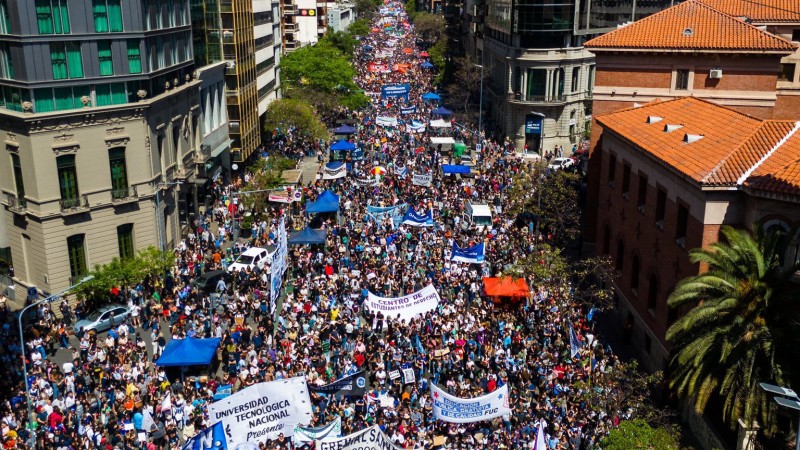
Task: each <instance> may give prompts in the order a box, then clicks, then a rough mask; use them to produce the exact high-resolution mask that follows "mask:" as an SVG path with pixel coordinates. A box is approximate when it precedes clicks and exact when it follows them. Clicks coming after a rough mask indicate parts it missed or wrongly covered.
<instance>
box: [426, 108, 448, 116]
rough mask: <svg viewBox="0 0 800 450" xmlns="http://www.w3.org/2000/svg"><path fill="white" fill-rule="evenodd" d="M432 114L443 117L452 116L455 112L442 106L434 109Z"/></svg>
mask: <svg viewBox="0 0 800 450" xmlns="http://www.w3.org/2000/svg"><path fill="white" fill-rule="evenodd" d="M431 114H439V115H442V116H450V115H452V114H453V111H450V110H449V109H447V108H445V107H444V106H440V107H438V108H436V109H434V110H433V111H431Z"/></svg>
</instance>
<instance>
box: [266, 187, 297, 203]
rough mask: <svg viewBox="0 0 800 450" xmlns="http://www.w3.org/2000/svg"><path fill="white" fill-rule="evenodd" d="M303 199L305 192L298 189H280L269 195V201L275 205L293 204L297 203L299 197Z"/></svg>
mask: <svg viewBox="0 0 800 450" xmlns="http://www.w3.org/2000/svg"><path fill="white" fill-rule="evenodd" d="M298 196H299V197H300V198H302V197H303V192H302V191H300V190H298V189H280V190H277V191H271V192H270V193H269V195H268V200H269V201H271V202H275V203H292V202H297V201H299V200H297V197H298Z"/></svg>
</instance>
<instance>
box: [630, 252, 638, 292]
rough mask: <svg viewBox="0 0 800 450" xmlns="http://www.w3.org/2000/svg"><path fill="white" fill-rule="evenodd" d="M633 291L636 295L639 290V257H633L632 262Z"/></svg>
mask: <svg viewBox="0 0 800 450" xmlns="http://www.w3.org/2000/svg"><path fill="white" fill-rule="evenodd" d="M631 290H632V291H633V292H634V293H636V292H637V291H638V290H639V255H633V260H632V261H631Z"/></svg>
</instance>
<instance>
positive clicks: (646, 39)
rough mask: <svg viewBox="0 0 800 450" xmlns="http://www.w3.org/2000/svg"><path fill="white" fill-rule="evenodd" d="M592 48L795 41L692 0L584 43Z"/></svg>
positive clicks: (767, 46)
mask: <svg viewBox="0 0 800 450" xmlns="http://www.w3.org/2000/svg"><path fill="white" fill-rule="evenodd" d="M584 46H585V47H587V48H588V49H590V50H595V49H596V50H602V49H622V48H627V49H662V50H695V51H721V50H746V51H751V52H752V51H764V52H792V51H794V49H795V45H794V44H792V43H791V42H789V41H787V40H785V39H782V38H780V37H777V36H775V35H773V34H770V33H767V32H766V31H762V30H760V29H758V28H756V27H754V26H752V25H749V24H747V23H745V22H743V21H741V20H739V19H737V18H736V17H733V16H731V15H728V14H725V13H723V12H721V11H718V10H716V9H714V8H712V7H710V6H707V5H705V4H703V3H700V2H699V1H696V0H688V1H686V2H683V3H680V4H678V5H676V6H673V7H671V8H667V9H665V10H664V11H661V12H658V13H656V14H653V15H651V16H648V17H645V18H644V19H642V20H638V21H636V22H634V23H632V24H630V25H627V26H624V27H622V28H619V29H617V30H614V31H612V32H610V33H607V34H604V35H602V36H598V37H596V38H594V39H591V40H589V41H587V42H586V43H585V44H584Z"/></svg>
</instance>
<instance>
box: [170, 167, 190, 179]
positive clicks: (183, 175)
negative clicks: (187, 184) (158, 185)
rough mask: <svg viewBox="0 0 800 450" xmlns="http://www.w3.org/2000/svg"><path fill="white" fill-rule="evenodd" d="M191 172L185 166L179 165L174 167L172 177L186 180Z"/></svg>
mask: <svg viewBox="0 0 800 450" xmlns="http://www.w3.org/2000/svg"><path fill="white" fill-rule="evenodd" d="M191 174H192V171H191V170H189V169H188V168H187V167H186V166H180V167H176V168H175V172H174V178H175V179H176V180H184V181H185V180H187V179H188V178H189V176H190V175H191Z"/></svg>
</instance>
